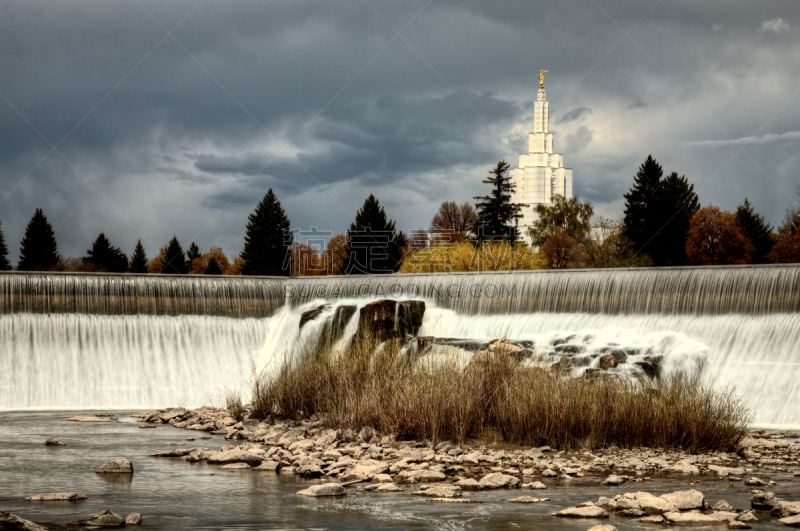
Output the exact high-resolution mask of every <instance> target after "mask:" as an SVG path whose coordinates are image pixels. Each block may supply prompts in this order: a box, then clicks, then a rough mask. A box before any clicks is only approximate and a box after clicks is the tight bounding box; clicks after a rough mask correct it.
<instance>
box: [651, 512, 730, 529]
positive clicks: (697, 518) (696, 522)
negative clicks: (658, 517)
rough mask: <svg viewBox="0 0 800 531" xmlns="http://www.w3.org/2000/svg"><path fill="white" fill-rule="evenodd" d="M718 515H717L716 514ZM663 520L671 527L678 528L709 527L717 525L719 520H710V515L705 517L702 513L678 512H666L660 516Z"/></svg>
mask: <svg viewBox="0 0 800 531" xmlns="http://www.w3.org/2000/svg"><path fill="white" fill-rule="evenodd" d="M717 514H719V513H717ZM662 516H663V517H664V520H666V521H667V522H669V523H670V524H673V525H680V526H702V525H711V524H716V523H719V522H720V520H717V519H715V518H712V516H710V515H705V514H702V513H695V512H689V513H679V512H677V511H676V512H667V513H664V514H663V515H662Z"/></svg>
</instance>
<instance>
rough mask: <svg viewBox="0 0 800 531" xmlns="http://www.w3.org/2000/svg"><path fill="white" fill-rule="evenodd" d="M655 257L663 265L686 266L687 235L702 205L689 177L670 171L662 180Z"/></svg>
mask: <svg viewBox="0 0 800 531" xmlns="http://www.w3.org/2000/svg"><path fill="white" fill-rule="evenodd" d="M659 197H660V199H659V201H658V207H659V221H660V223H661V224H660V225H659V228H660V229H661V231H660V232H659V233H658V236H656V242H657V245H656V248H657V252H656V258H657V259H658V263H660V264H663V265H686V238H687V235H688V234H689V227H690V225H691V223H692V216H694V214H695V212H697V210H698V209H699V208H700V202H699V200H698V198H697V193H695V191H694V185H693V184H689V180H688V179H687V178H686V176H685V175H684V176H680V177H679V176H678V174H677V173H674V172H673V173H671V174H669V175H668V176H667V177H666V178H665V179H663V180H662V181H661V190H660V192H659Z"/></svg>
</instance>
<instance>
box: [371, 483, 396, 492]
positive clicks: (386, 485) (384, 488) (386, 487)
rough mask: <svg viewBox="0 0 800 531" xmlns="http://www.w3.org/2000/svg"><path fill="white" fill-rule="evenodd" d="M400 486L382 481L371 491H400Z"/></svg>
mask: <svg viewBox="0 0 800 531" xmlns="http://www.w3.org/2000/svg"><path fill="white" fill-rule="evenodd" d="M402 490H403V488H402V487H398V486H397V485H395V484H394V483H384V484H382V485H380V486H378V487H377V488H376V489H375V490H374V491H373V492H401V491H402Z"/></svg>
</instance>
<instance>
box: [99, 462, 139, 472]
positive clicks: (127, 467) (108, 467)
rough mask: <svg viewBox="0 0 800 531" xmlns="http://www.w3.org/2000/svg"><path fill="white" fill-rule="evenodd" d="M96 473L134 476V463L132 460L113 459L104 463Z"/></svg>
mask: <svg viewBox="0 0 800 531" xmlns="http://www.w3.org/2000/svg"><path fill="white" fill-rule="evenodd" d="M96 472H97V473H98V474H133V463H131V460H130V459H112V460H111V461H109V462H107V463H103V464H102V465H101V466H100V468H98V469H97V470H96Z"/></svg>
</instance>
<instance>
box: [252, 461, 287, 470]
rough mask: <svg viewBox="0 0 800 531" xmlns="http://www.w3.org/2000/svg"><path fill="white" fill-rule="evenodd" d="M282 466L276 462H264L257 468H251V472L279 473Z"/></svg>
mask: <svg viewBox="0 0 800 531" xmlns="http://www.w3.org/2000/svg"><path fill="white" fill-rule="evenodd" d="M282 466H283V465H282V464H280V463H279V462H277V461H264V462H263V463H261V464H260V465H258V466H257V467H255V468H253V470H258V471H265V472H280V471H281V467H282Z"/></svg>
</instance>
